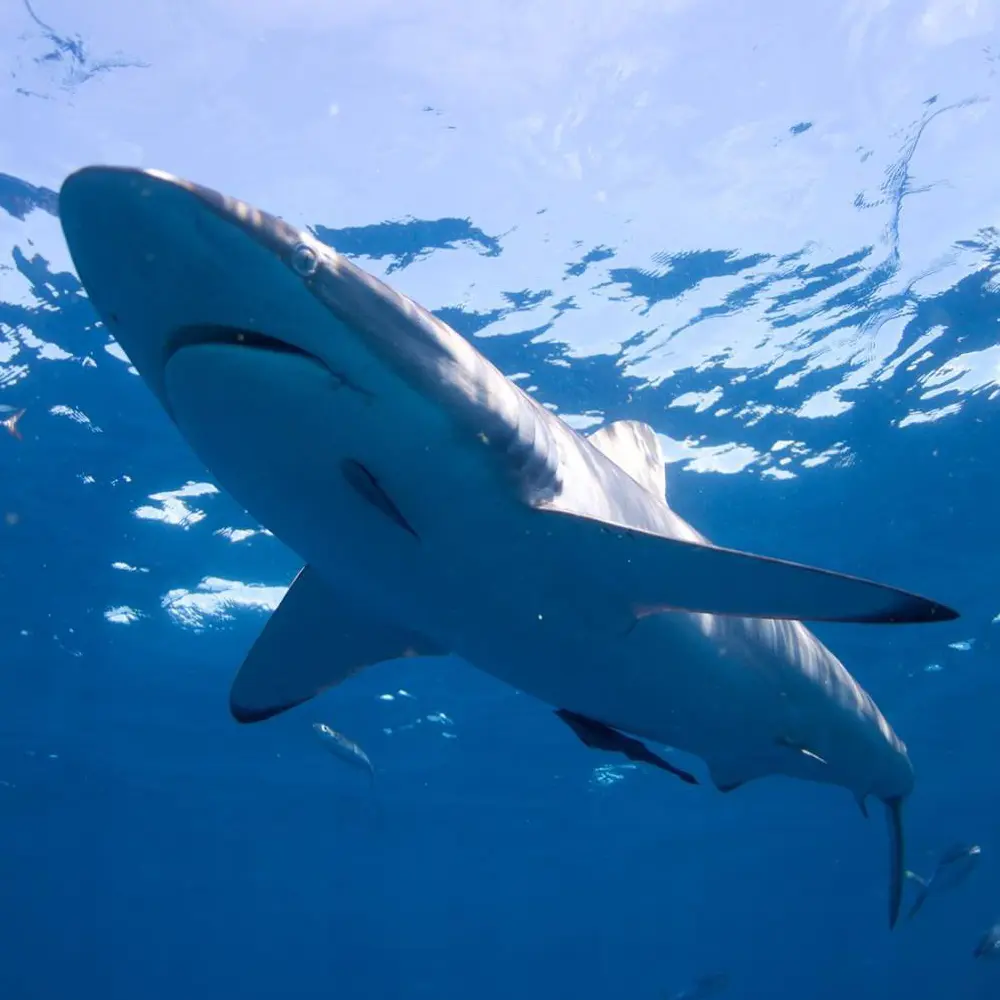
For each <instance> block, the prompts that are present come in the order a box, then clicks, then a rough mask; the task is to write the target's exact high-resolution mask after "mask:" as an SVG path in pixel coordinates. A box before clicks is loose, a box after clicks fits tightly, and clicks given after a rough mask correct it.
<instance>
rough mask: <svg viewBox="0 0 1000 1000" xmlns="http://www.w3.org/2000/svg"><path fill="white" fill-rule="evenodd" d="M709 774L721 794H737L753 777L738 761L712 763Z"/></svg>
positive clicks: (716, 761)
mask: <svg viewBox="0 0 1000 1000" xmlns="http://www.w3.org/2000/svg"><path fill="white" fill-rule="evenodd" d="M708 773H709V775H710V776H711V778H712V784H713V785H715V787H716V790H717V791H720V792H735V791H736V789H737V788H740V787H742V786H743V785H745V784H746V783H747V782H748V781H750V779H751V778H752V777H753V775H751V774H748V773H747V771H746V769H745V768H743V767H740V765H739V763H738V762H737V761H722V760H715V761H712V762H711V763H710V764H709V765H708Z"/></svg>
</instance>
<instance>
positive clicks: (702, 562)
mask: <svg viewBox="0 0 1000 1000" xmlns="http://www.w3.org/2000/svg"><path fill="white" fill-rule="evenodd" d="M535 510H536V512H537V514H538V517H539V518H540V519H541V520H540V526H539V529H538V530H539V532H544V534H545V535H546V537H548V538H550V539H552V540H554V541H555V542H556V543H557V544H560V545H561V547H562V549H563V551H565V552H567V553H569V554H570V556H569V558H571V559H579V560H582V561H584V564H585V565H586V566H589V567H596V568H597V569H599V570H600V572H601V574H602V576H603V577H604V579H606V580H608V581H613V582H614V586H615V588H616V589H617V590H618V592H619V593H620V594H621V597H622V600H623V602H626V603H628V604H629V605H630V607H631V610H632V613H633V614H634V615H635V616H636V617H637V618H641V617H645V616H648V615H654V614H660V613H663V612H669V611H681V612H684V611H687V612H703V613H706V614H715V615H735V616H739V617H742V618H779V619H792V620H796V621H828V622H870V623H882V624H889V623H905V622H931V621H950V620H951V619H953V618H957V617H958V613H957V612H955V611H953V610H952V609H951V608H947V607H945V606H944V605H943V604H938V603H936V602H935V601H931V600H928V599H927V598H925V597H919V596H917V595H916V594H910V593H907V592H906V591H902V590H897V589H895V588H894V587H887V586H884V585H882V584H879V583H873V582H872V581H870V580H863V579H861V578H859V577H855V576H846V575H844V574H842V573H833V572H830V571H828V570H823V569H816V568H815V567H812V566H803V565H801V564H799V563H793V562H786V561H785V560H782V559H772V558H770V557H768V556H756V555H751V554H750V553H749V552H740V551H738V550H736V549H724V548H719V547H718V546H715V545H710V544H703V543H701V542H691V541H682V540H681V539H678V538H672V537H669V536H667V535H660V534H655V533H653V532H650V531H643V530H641V529H638V528H630V527H625V526H623V525H618V524H612V523H611V522H608V521H604V520H601V519H600V518H595V517H590V516H588V515H584V514H577V513H575V512H573V511H569V510H564V509H562V508H561V507H559V503H558V500H555V501H546V502H543V503H540V504H537V505H535Z"/></svg>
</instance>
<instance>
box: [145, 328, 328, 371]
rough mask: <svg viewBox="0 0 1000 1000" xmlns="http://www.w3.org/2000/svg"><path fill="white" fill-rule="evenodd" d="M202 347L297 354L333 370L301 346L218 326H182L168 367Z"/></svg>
mask: <svg viewBox="0 0 1000 1000" xmlns="http://www.w3.org/2000/svg"><path fill="white" fill-rule="evenodd" d="M202 344H219V345H224V346H227V347H245V348H248V349H250V350H253V349H256V350H264V351H274V352H277V353H281V354H297V355H299V356H300V357H303V358H308V359H309V360H310V361H312V362H315V363H316V364H318V365H322V366H323V367H324V368H326V369H327V371H330V369H329V367H328V366H327V365H326V364H324V362H323V361H321V360H320V359H319V358H317V357H316V355H315V354H310V353H309V352H308V351H304V350H303V349H302V348H301V347H296V346H295V345H294V344H290V343H289V342H288V341H287V340H281V339H279V338H278V337H272V336H270V335H269V334H266V333H260V332H259V331H258V330H244V329H241V328H240V327H235V326H216V325H214V324H209V325H198V326H182V327H178V328H177V329H176V330H175V331H174V332H173V333H172V334H171V335H170V336H169V337H167V339H166V343H165V351H164V358H163V361H164V364H165V363H166V362H167V361H169V360H170V358H172V357H173V356H174V355H175V354H176V353H177V352H178V351H180V350H182V349H183V348H185V347H195V346H200V345H202ZM330 374H331V375H336V374H337V373H336V372H333V371H331V372H330Z"/></svg>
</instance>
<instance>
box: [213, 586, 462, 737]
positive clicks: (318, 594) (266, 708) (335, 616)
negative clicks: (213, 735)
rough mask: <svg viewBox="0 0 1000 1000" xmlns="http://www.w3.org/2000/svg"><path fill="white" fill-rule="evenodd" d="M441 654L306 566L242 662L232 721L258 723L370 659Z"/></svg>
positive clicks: (235, 685)
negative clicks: (330, 585)
mask: <svg viewBox="0 0 1000 1000" xmlns="http://www.w3.org/2000/svg"><path fill="white" fill-rule="evenodd" d="M446 652H447V651H446V650H444V649H441V648H439V647H438V646H437V645H436V644H435V643H433V642H431V641H430V640H428V639H426V638H425V637H423V636H421V635H418V634H416V633H414V632H411V631H410V630H409V629H405V628H401V627H400V626H398V625H395V624H393V623H392V622H389V621H384V620H382V619H380V618H379V617H378V616H377V615H374V614H372V613H371V612H370V611H369V610H368V609H366V608H363V607H360V606H359V605H357V604H356V603H354V602H353V601H351V600H350V599H349V598H345V597H343V596H342V595H341V594H339V593H335V592H333V591H332V590H331V589H330V588H329V587H328V586H327V585H326V584H325V583H324V582H323V581H322V580H321V579H319V577H318V576H317V575H316V572H315V570H313V569H311V568H310V567H308V566H306V567H305V568H303V569H302V571H301V572H300V573H299V575H298V576H297V577H296V578H295V580H294V582H293V583H292V585H291V587H290V588H289V589H288V593H287V594H285V596H284V598H283V600H282V601H281V603H280V604H279V605H278V607H277V608H276V609H275V611H274V613H273V614H272V615H271V617H270V619H268V622H267V624H266V625H265V626H264V631H263V632H261V634H260V636H259V637H258V639H257V641H256V642H255V643H254V644H253V646H252V647H251V649H250V652H249V653H248V654H247V657H246V659H245V660H244V661H243V666H242V667H240V670H239V673H238V674H237V675H236V679H235V680H234V681H233V686H232V690H231V691H230V695H229V707H230V710H231V712H232V714H233V717H234V718H235V719H236V720H237V721H238V722H260V721H262V720H264V719H268V718H270V717H271V716H273V715H278V714H279V713H280V712H284V711H286V710H287V709H289V708H294V707H295V706H296V705H300V704H301V703H302V702H304V701H308V700H309V699H310V698H312V697H314V696H315V695H317V694H319V693H320V692H321V691H324V690H326V689H327V688H330V687H333V686H335V685H337V684H339V683H340V682H341V681H343V680H345V679H346V678H348V677H350V676H351V675H352V674H356V673H358V672H359V671H360V670H363V669H364V668H365V667H367V666H370V665H371V664H373V663H381V662H383V661H385V660H395V659H398V658H400V657H403V656H441V655H444V654H445V653H446Z"/></svg>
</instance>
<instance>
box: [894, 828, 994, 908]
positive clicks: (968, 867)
mask: <svg viewBox="0 0 1000 1000" xmlns="http://www.w3.org/2000/svg"><path fill="white" fill-rule="evenodd" d="M982 855H983V849H982V848H981V847H980V846H979V845H978V844H956V845H954V846H953V847H949V848H948V850H947V851H945V852H944V854H942V855H941V857H940V858H939V859H938V863H937V867H936V868H935V869H934V872H933V874H932V875H931V877H930V878H928V879H923V878H921V877H920V876H919V875H916V874H914V873H913V872H907V873H906V877H907V878H909V879H912V880H913V881H914V882H916V883H918V884H919V885H920V887H921V888H920V892H919V894H918V895H917V898H916V899H915V900H914V902H913V906H911V907H910V914H909V917H908V918H907V919H909V920H912V919H913V918H914V917H915V916H916V914H917V911H918V910H919V909H920V907H922V906H923V905H924V903H926V902H927V897H928V896H930V895H931V894H932V893H933V894H934V895H937V894H938V893H940V892H947V891H948V890H949V889H956V888H958V886H960V885H961V884H962V883H963V882H964V881H965V880H966V879H967V878H968V877H969V876H970V875H971V874H972V872H973V871H974V870H975V868H976V867H977V866H978V865H979V862H980V860H981V859H982Z"/></svg>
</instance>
